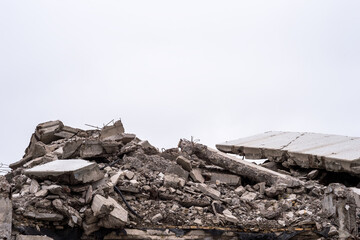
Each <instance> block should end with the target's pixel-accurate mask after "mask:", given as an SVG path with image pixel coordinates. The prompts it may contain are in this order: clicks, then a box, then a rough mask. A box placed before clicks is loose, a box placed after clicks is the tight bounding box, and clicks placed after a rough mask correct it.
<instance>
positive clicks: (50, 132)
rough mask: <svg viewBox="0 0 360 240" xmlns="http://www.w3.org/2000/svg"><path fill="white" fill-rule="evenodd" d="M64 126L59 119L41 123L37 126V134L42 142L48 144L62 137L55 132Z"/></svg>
mask: <svg viewBox="0 0 360 240" xmlns="http://www.w3.org/2000/svg"><path fill="white" fill-rule="evenodd" d="M63 127H64V124H63V123H62V122H61V121H59V120H56V121H49V122H45V123H40V124H39V125H37V126H36V130H35V135H36V137H37V139H39V140H40V141H41V142H43V143H45V144H48V143H51V142H52V141H55V140H57V139H60V138H59V137H57V136H55V133H57V132H59V131H61V129H62V128H63Z"/></svg>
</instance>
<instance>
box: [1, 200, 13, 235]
mask: <svg viewBox="0 0 360 240" xmlns="http://www.w3.org/2000/svg"><path fill="white" fill-rule="evenodd" d="M11 222H12V203H11V200H10V199H9V198H8V197H2V196H0V238H1V239H11V225H12V223H11Z"/></svg>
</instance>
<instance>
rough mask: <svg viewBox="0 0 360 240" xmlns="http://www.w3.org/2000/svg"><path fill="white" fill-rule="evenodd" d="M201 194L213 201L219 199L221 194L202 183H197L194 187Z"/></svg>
mask: <svg viewBox="0 0 360 240" xmlns="http://www.w3.org/2000/svg"><path fill="white" fill-rule="evenodd" d="M195 186H196V187H197V188H198V189H199V190H200V191H201V192H203V193H204V194H205V195H208V196H209V197H212V198H213V199H216V200H217V199H220V196H221V193H220V192H219V191H218V190H215V189H213V188H211V187H209V186H208V185H206V184H204V183H198V184H196V185H195Z"/></svg>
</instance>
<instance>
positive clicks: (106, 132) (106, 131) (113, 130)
mask: <svg viewBox="0 0 360 240" xmlns="http://www.w3.org/2000/svg"><path fill="white" fill-rule="evenodd" d="M124 131H125V130H124V126H123V124H122V122H121V120H118V121H116V122H115V123H114V125H112V126H105V127H103V128H102V129H101V132H100V139H101V140H102V141H103V140H106V139H109V138H110V137H112V136H116V135H120V134H122V133H124Z"/></svg>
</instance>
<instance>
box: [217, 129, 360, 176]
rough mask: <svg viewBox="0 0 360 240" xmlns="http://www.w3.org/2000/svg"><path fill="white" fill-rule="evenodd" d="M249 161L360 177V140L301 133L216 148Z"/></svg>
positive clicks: (274, 134)
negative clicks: (261, 161) (274, 163)
mask: <svg viewBox="0 0 360 240" xmlns="http://www.w3.org/2000/svg"><path fill="white" fill-rule="evenodd" d="M216 148H217V149H219V150H220V151H223V152H227V153H235V154H240V155H243V156H245V157H246V158H248V159H260V158H268V159H269V160H271V161H276V162H285V163H284V164H287V165H297V166H300V167H303V168H321V169H326V170H327V171H334V172H348V173H352V174H360V138H356V137H347V136H338V135H327V134H319V133H306V132H305V133H301V132H266V133H263V134H259V135H255V136H251V137H246V138H240V139H237V140H233V141H228V142H225V143H220V144H217V145H216Z"/></svg>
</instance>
